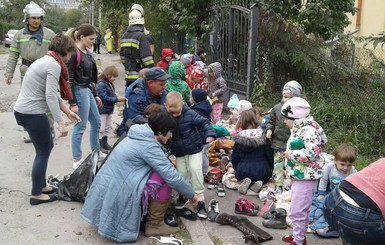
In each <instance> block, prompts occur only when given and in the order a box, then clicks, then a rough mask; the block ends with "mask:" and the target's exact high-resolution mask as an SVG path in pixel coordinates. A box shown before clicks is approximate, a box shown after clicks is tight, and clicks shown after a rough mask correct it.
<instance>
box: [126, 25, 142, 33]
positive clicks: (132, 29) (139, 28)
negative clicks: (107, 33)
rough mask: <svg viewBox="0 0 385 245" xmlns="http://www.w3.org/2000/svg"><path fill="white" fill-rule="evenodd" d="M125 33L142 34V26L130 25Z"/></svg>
mask: <svg viewBox="0 0 385 245" xmlns="http://www.w3.org/2000/svg"><path fill="white" fill-rule="evenodd" d="M127 31H128V32H137V31H141V32H144V25H139V24H136V25H130V26H128V28H127Z"/></svg>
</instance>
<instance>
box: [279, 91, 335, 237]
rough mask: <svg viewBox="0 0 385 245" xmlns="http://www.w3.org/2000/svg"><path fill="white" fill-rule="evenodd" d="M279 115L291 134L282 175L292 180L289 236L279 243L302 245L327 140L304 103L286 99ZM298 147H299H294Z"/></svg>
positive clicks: (295, 99)
mask: <svg viewBox="0 0 385 245" xmlns="http://www.w3.org/2000/svg"><path fill="white" fill-rule="evenodd" d="M281 114H282V116H283V117H284V118H285V120H284V122H285V124H286V125H287V126H288V127H289V128H290V131H291V135H290V137H289V139H288V142H287V147H286V148H287V150H286V151H285V153H284V154H285V157H286V160H285V168H286V175H287V176H288V177H290V178H291V180H292V186H291V198H292V202H291V207H290V219H291V221H292V226H293V234H290V235H286V236H284V237H282V241H284V242H288V243H290V244H292V245H302V244H306V237H305V233H306V230H307V226H308V223H309V208H310V205H311V203H312V197H313V195H314V193H315V191H316V189H317V182H318V181H317V180H318V179H320V178H321V177H322V167H323V164H324V159H323V157H322V155H321V152H322V150H323V149H324V148H325V147H326V143H327V137H326V135H325V133H324V131H323V129H322V127H321V126H320V125H319V124H318V123H317V122H316V121H314V119H313V117H312V116H311V115H310V105H309V103H308V102H307V101H306V100H305V99H303V98H299V97H294V98H291V99H289V100H288V101H286V102H285V104H283V106H282V109H281ZM298 142H299V143H298ZM293 143H296V147H293ZM300 145H302V147H297V146H300ZM293 148H295V149H293Z"/></svg>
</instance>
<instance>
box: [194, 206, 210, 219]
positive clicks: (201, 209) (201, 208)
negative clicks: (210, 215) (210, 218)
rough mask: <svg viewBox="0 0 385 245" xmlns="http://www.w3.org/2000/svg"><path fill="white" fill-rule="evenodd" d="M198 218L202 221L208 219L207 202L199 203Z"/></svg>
mask: <svg viewBox="0 0 385 245" xmlns="http://www.w3.org/2000/svg"><path fill="white" fill-rule="evenodd" d="M196 213H197V216H198V217H199V218H201V219H207V211H206V205H205V202H198V204H197V208H196Z"/></svg>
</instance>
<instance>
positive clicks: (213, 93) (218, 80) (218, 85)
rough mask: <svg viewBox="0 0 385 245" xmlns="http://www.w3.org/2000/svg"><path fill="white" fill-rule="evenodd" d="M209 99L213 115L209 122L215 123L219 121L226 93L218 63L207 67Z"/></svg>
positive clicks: (220, 66) (220, 67)
mask: <svg viewBox="0 0 385 245" xmlns="http://www.w3.org/2000/svg"><path fill="white" fill-rule="evenodd" d="M208 73H209V94H208V95H209V97H210V98H211V101H212V105H213V113H212V114H211V120H212V122H213V123H217V122H219V121H220V120H221V114H222V110H223V102H224V101H225V94H226V92H227V85H226V81H225V79H224V78H223V77H222V65H221V63H219V62H214V63H211V64H210V65H209V70H208Z"/></svg>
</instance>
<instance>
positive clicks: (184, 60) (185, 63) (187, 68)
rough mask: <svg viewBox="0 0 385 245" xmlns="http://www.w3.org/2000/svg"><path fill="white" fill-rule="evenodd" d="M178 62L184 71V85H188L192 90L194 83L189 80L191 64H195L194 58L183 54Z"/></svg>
mask: <svg viewBox="0 0 385 245" xmlns="http://www.w3.org/2000/svg"><path fill="white" fill-rule="evenodd" d="M180 62H182V64H183V66H184V69H185V71H186V77H185V80H186V83H187V84H188V86H189V87H190V89H193V88H194V83H193V82H192V81H191V80H190V75H191V72H192V70H193V66H192V63H194V62H195V59H194V56H193V55H191V54H183V55H182V56H181V57H180Z"/></svg>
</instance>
